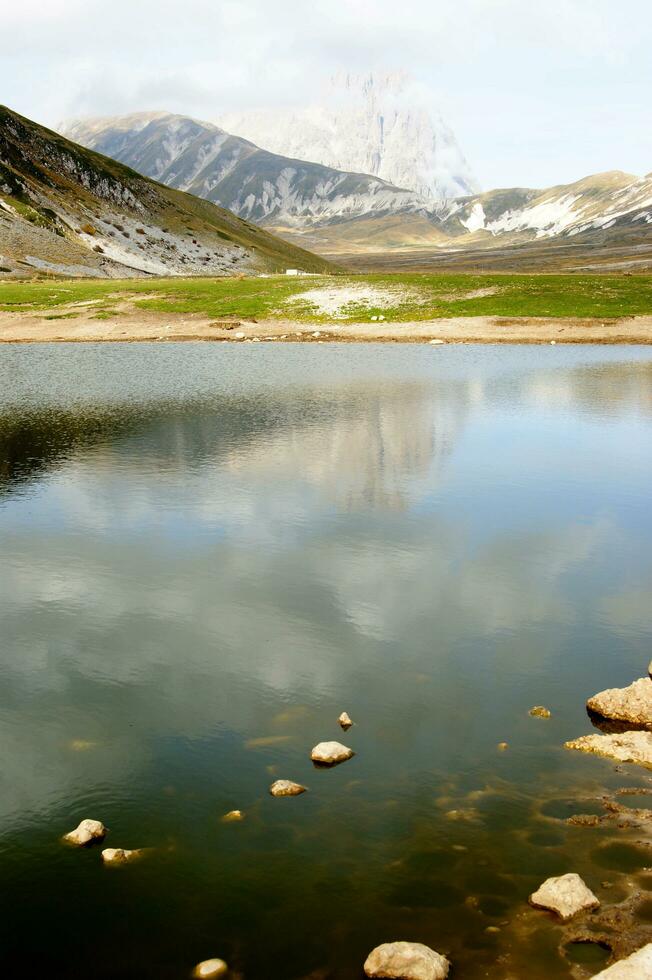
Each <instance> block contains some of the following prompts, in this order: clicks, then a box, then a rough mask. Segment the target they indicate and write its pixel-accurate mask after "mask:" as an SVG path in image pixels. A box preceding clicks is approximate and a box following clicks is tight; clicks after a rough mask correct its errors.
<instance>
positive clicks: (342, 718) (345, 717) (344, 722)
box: [337, 711, 353, 731]
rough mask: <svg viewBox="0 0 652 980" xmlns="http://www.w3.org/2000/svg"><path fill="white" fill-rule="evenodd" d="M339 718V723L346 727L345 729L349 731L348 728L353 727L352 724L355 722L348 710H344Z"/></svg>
mask: <svg viewBox="0 0 652 980" xmlns="http://www.w3.org/2000/svg"><path fill="white" fill-rule="evenodd" d="M337 720H338V721H339V723H340V725H341V727H342V728H343V729H344V731H347V729H349V728H350V727H351V725H352V724H353V722H352V721H351V719H350V718H349V716H348V714H347V713H346V711H343V712H342V714H341V715H340V717H339V718H338V719H337Z"/></svg>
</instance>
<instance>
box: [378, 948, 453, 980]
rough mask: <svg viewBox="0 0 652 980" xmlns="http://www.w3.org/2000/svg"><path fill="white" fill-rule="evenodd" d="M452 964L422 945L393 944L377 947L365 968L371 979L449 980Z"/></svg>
mask: <svg viewBox="0 0 652 980" xmlns="http://www.w3.org/2000/svg"><path fill="white" fill-rule="evenodd" d="M449 970H450V963H449V962H448V960H447V959H446V957H445V956H442V955H441V954H440V953H436V952H435V951H434V949H430V947H429V946H424V945H423V944H422V943H406V942H393V943H383V944H382V946H376V948H375V949H374V950H372V951H371V953H369V956H368V957H367V960H366V962H365V965H364V972H365V974H366V976H368V977H389V978H392V980H446V977H447V976H448V971H449Z"/></svg>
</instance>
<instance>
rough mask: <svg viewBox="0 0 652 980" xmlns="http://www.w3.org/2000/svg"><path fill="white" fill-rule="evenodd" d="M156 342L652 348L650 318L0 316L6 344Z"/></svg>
mask: <svg viewBox="0 0 652 980" xmlns="http://www.w3.org/2000/svg"><path fill="white" fill-rule="evenodd" d="M118 340H119V341H152V340H157V341H158V340H174V341H181V340H207V341H208V340H211V341H233V342H235V343H245V342H247V341H262V340H268V341H286V342H291V341H297V340H303V341H312V342H320V341H339V342H350V343H351V342H352V343H355V342H364V341H387V342H393V343H410V342H412V343H426V342H428V341H431V340H441V341H444V342H445V343H511V344H514V343H518V344H543V343H551V342H552V341H554V342H556V343H590V344H616V343H618V344H650V343H652V316H634V317H623V318H620V319H608V320H605V319H575V318H558V319H556V318H552V317H551V318H548V317H495V316H477V317H453V318H449V319H438V320H423V321H414V322H394V323H390V322H387V321H383V322H379V323H375V322H371V323H369V322H366V323H338V322H331V323H323V324H318V325H317V324H307V323H302V322H297V321H293V320H264V321H252V320H240V321H238V320H232V321H230V320H226V319H225V320H219V321H215V320H210V319H209V318H207V317H205V316H201V315H188V314H170V313H151V312H139V313H138V314H131V313H129V314H125V315H121V316H117V317H115V319H111V320H99V319H96V318H94V317H92V316H88V317H85V316H84V315H80V316H78V317H76V318H75V319H74V320H68V319H47V318H46V317H45V316H31V315H26V314H25V313H2V312H0V342H3V343H50V342H55V341H56V342H94V343H96V342H101V341H118Z"/></svg>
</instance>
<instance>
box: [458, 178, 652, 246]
mask: <svg viewBox="0 0 652 980" xmlns="http://www.w3.org/2000/svg"><path fill="white" fill-rule="evenodd" d="M650 226H652V174H648V175H647V176H646V177H636V176H634V175H633V174H625V173H622V172H621V171H619V170H613V171H609V172H607V173H602V174H594V175H593V176H591V177H585V178H583V179H582V180H578V181H576V182H575V183H573V184H561V185H558V186H556V187H550V188H548V189H547V190H543V191H538V190H527V189H519V188H514V189H511V190H496V191H490V192H489V193H487V194H479V195H477V196H476V197H470V198H466V199H463V200H460V201H455V202H453V203H451V204H450V205H449V207H448V208H447V212H446V214H445V216H442V219H441V228H442V230H443V231H444V232H446V233H447V234H450V235H452V236H453V237H455V236H460V235H462V236H464V238H465V239H466V240H467V243H468V239H469V236H473V237H474V239H475V241H474V244H477V242H478V241H481V240H484V241H488V242H492V241H493V240H495V239H496V238H500V239H501V241H503V242H506V241H510V242H511V243H519V242H530V241H533V240H541V239H546V238H569V239H572V238H575V237H578V236H580V237H582V238H586V237H590V238H593V239H594V240H596V241H604V240H605V239H607V238H611V239H613V238H615V237H617V236H618V235H620V234H623V233H626V232H633V233H640V234H641V235H642V236H646V237H650V235H651V234H652V228H651V227H650Z"/></svg>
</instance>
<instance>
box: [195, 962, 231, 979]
mask: <svg viewBox="0 0 652 980" xmlns="http://www.w3.org/2000/svg"><path fill="white" fill-rule="evenodd" d="M228 972H229V968H228V966H227V965H226V963H225V962H224V960H202V962H201V963H198V964H197V966H196V967H195V969H194V970H193V971H192V975H193V977H195V978H197V980H217V977H225V976H226V975H227V973H228Z"/></svg>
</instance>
